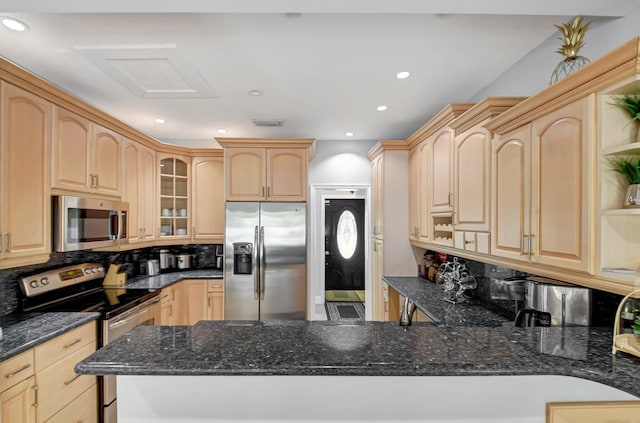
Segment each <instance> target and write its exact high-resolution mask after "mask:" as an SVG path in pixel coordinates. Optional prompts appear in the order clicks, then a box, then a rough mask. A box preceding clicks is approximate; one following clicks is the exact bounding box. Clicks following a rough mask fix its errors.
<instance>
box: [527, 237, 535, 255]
mask: <svg viewBox="0 0 640 423" xmlns="http://www.w3.org/2000/svg"><path fill="white" fill-rule="evenodd" d="M534 236H535V235H529V236H528V237H527V238H528V244H529V246H528V247H527V248H528V250H527V254H529V255H530V256H532V255H533V252H532V251H531V238H533V237H534Z"/></svg>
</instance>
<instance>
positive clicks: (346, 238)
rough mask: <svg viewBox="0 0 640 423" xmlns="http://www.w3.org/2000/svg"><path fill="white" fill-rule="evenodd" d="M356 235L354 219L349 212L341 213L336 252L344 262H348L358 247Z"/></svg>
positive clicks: (356, 227)
mask: <svg viewBox="0 0 640 423" xmlns="http://www.w3.org/2000/svg"><path fill="white" fill-rule="evenodd" d="M357 235H358V226H357V225H356V218H355V217H354V216H353V213H351V212H350V211H349V210H345V211H343V212H342V213H341V214H340V218H339V219H338V226H337V228H336V239H337V241H338V251H339V252H340V255H341V256H342V258H344V259H345V260H349V259H350V258H351V257H352V256H353V254H354V253H355V252H356V248H357V246H358V236H357Z"/></svg>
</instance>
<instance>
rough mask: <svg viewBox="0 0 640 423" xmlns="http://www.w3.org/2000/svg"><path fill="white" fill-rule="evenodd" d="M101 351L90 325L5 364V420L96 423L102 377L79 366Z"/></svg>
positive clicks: (1, 393) (0, 371) (1, 386)
mask: <svg viewBox="0 0 640 423" xmlns="http://www.w3.org/2000/svg"><path fill="white" fill-rule="evenodd" d="M95 350H96V323H95V322H89V323H86V324H84V325H82V326H80V327H78V328H76V329H73V330H71V331H68V332H66V333H64V334H62V335H60V336H57V337H56V338H53V339H51V340H49V341H47V342H45V343H43V344H41V345H38V346H36V347H35V348H32V349H30V350H27V351H25V352H23V353H21V354H19V355H17V356H14V357H12V358H10V359H7V360H5V361H3V362H1V363H0V410H1V414H0V416H1V419H0V421H1V422H3V423H5V422H7V423H50V422H55V423H63V422H64V423H69V422H73V423H75V422H82V423H96V422H97V421H98V394H97V384H96V377H95V376H90V375H82V376H81V375H78V374H76V373H75V371H74V367H75V365H76V364H77V363H78V362H79V361H81V360H83V359H84V358H86V357H87V356H89V355H90V354H92V353H93V352H94V351H95Z"/></svg>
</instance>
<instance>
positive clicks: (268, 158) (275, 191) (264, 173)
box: [224, 147, 308, 201]
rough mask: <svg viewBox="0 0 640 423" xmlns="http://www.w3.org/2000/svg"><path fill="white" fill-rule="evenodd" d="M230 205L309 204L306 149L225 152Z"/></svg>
mask: <svg viewBox="0 0 640 423" xmlns="http://www.w3.org/2000/svg"><path fill="white" fill-rule="evenodd" d="M224 156H225V183H226V199H227V201H307V160H308V158H307V149H306V148H255V147H247V148H242V147H229V148H225V153H224Z"/></svg>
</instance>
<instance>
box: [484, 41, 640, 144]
mask: <svg viewBox="0 0 640 423" xmlns="http://www.w3.org/2000/svg"><path fill="white" fill-rule="evenodd" d="M639 56H640V37H635V38H633V39H632V40H630V41H628V42H626V43H625V44H623V45H622V46H620V47H618V48H616V49H615V50H612V51H611V52H609V53H607V54H605V55H604V56H602V57H600V58H599V59H597V60H595V61H593V62H591V63H590V64H588V65H586V66H585V67H583V68H582V69H579V70H577V71H576V72H574V73H572V74H571V75H569V76H567V77H565V78H563V79H561V80H560V81H558V82H556V83H555V84H553V85H551V86H549V87H547V88H545V89H543V90H542V91H540V92H539V93H537V94H535V95H534V96H531V97H529V98H528V99H526V100H524V101H522V102H521V103H519V104H517V105H515V106H513V107H512V108H511V109H509V110H507V111H506V112H504V113H502V114H501V115H500V116H497V117H495V118H494V119H491V120H490V121H488V122H487V123H486V124H485V125H484V127H485V128H487V129H489V130H490V131H492V132H494V133H496V134H500V135H502V134H504V133H506V132H509V131H512V130H514V129H516V128H519V127H521V126H524V125H526V124H527V123H529V122H531V121H533V120H535V119H537V118H539V117H541V116H543V115H545V114H547V113H549V112H551V111H553V110H556V109H558V108H560V107H563V106H566V105H567V104H569V103H572V102H574V101H576V100H579V99H581V98H584V97H586V96H588V95H589V94H592V93H595V92H598V91H600V90H602V89H605V88H607V87H609V86H611V85H613V84H615V83H617V82H619V81H622V80H624V79H626V78H628V77H631V76H633V75H635V74H636V73H638V72H640V57H639Z"/></svg>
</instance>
